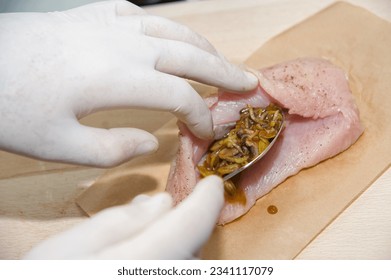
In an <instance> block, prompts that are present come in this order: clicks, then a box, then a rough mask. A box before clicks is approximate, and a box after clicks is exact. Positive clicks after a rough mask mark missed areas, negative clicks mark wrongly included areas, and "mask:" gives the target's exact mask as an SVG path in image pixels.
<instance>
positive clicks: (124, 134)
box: [52, 121, 158, 167]
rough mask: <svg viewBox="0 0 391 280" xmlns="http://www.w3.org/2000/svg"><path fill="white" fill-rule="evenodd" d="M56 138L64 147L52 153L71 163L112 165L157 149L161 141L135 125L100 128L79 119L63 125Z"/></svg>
mask: <svg viewBox="0 0 391 280" xmlns="http://www.w3.org/2000/svg"><path fill="white" fill-rule="evenodd" d="M59 129H61V132H59V133H58V135H59V136H58V137H57V139H56V141H57V143H58V147H60V149H61V150H59V151H56V150H53V151H52V156H53V157H56V156H58V159H56V158H53V159H52V160H62V161H64V162H68V163H76V164H82V165H88V166H96V167H112V166H116V165H119V164H121V163H123V162H125V161H127V160H129V159H130V158H133V157H136V156H139V155H143V154H150V153H153V152H155V151H156V150H157V148H158V141H157V139H156V137H155V136H153V135H152V134H150V133H148V132H146V131H144V130H140V129H136V128H112V129H101V128H93V127H88V126H83V125H80V124H79V123H77V122H76V121H75V122H74V123H72V125H69V126H68V127H62V128H59Z"/></svg>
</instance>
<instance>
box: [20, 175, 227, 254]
mask: <svg viewBox="0 0 391 280" xmlns="http://www.w3.org/2000/svg"><path fill="white" fill-rule="evenodd" d="M223 204H224V191H223V182H222V179H221V178H219V177H217V176H209V177H206V178H205V179H202V180H201V181H200V182H199V183H198V184H197V186H196V187H195V189H194V192H193V193H192V194H191V195H190V196H188V197H187V198H186V199H185V200H184V201H183V202H182V203H181V204H179V205H178V206H177V207H176V208H174V209H171V197H170V196H169V194H167V193H160V194H157V195H155V196H153V197H147V196H145V195H141V196H137V197H136V198H135V199H134V200H133V201H132V202H131V203H130V204H129V205H126V206H118V207H113V208H109V209H106V210H103V211H101V212H100V213H98V214H96V215H95V216H93V217H92V218H91V219H89V220H87V221H85V222H82V223H81V224H79V225H77V226H75V227H74V228H71V229H70V230H68V231H66V232H63V233H61V234H59V235H57V236H54V237H52V238H50V239H48V240H46V241H44V242H43V243H41V244H39V245H38V246H37V247H35V248H34V249H33V250H32V251H30V252H29V253H28V254H27V255H26V256H25V258H27V259H190V258H193V257H194V254H195V253H197V251H198V250H199V249H200V247H201V246H202V245H203V244H204V242H205V241H206V240H207V239H208V237H209V235H210V233H211V232H212V230H213V228H214V226H215V224H216V220H217V217H218V215H219V214H220V210H221V208H222V206H223Z"/></svg>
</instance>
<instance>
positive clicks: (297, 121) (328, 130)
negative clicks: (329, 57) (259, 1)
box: [166, 58, 363, 224]
mask: <svg viewBox="0 0 391 280" xmlns="http://www.w3.org/2000/svg"><path fill="white" fill-rule="evenodd" d="M259 81H260V86H259V87H258V89H257V90H255V91H253V92H251V93H248V94H244V95H243V94H232V93H226V92H221V93H219V94H218V95H217V96H212V97H209V98H208V99H207V100H206V101H207V103H208V104H209V105H210V109H211V111H212V116H213V121H214V124H215V128H216V131H218V127H219V125H221V124H224V123H228V122H232V121H234V120H236V119H238V117H239V110H240V109H241V108H243V107H245V106H246V104H250V105H252V106H254V107H266V106H267V105H268V104H269V103H270V102H273V103H275V104H277V105H279V106H281V107H283V108H284V110H285V111H286V127H285V129H284V131H283V132H282V134H281V135H280V138H279V139H278V141H277V142H276V144H275V145H274V146H273V147H272V149H271V150H270V151H269V153H268V154H267V155H266V156H265V157H264V158H263V159H262V160H260V161H259V162H257V163H256V164H255V165H253V166H252V167H251V168H249V169H248V170H246V171H244V172H243V173H242V174H241V175H240V176H237V177H236V178H235V184H236V186H237V187H238V188H239V191H238V193H237V194H236V195H235V196H234V197H229V196H228V195H226V203H225V206H224V208H223V210H222V212H221V216H220V219H219V224H225V223H228V222H231V221H233V220H235V219H236V218H238V217H240V216H242V215H243V214H245V213H246V212H247V211H249V210H250V208H251V207H252V206H253V205H254V204H255V201H256V200H257V199H258V198H260V197H262V196H263V195H265V194H267V193H268V192H270V191H271V190H272V189H273V188H274V187H276V186H278V185H279V184H280V183H281V182H283V181H284V180H285V179H286V178H287V177H289V176H292V175H294V174H296V173H298V172H299V171H300V170H301V169H303V168H308V167H310V166H313V165H316V164H317V163H319V162H321V161H323V160H325V159H327V158H330V157H333V156H335V155H336V154H338V153H340V152H342V151H344V150H346V149H347V148H349V147H350V146H351V145H352V144H353V143H354V142H355V141H356V140H357V139H358V138H359V136H360V135H361V134H362V132H363V127H362V125H361V123H360V118H359V112H358V109H357V107H356V105H355V102H354V98H353V96H352V94H351V92H350V89H349V86H348V81H347V78H346V76H345V73H344V72H343V71H342V70H341V69H339V68H338V67H336V66H335V65H333V64H331V63H330V62H328V61H326V60H323V59H318V58H300V59H297V60H293V61H288V62H285V63H281V64H278V65H275V66H273V67H270V68H265V69H261V70H260V71H259ZM179 129H180V134H179V141H180V145H179V150H178V154H177V156H176V159H175V161H174V163H173V164H172V166H171V170H170V174H169V178H168V182H167V188H166V189H167V191H168V192H169V193H171V194H172V196H173V197H174V201H175V203H179V202H180V201H182V200H183V199H184V198H185V197H186V196H187V195H189V193H191V191H192V190H193V188H194V186H195V184H196V182H197V181H198V180H199V174H198V171H197V170H196V165H197V163H198V162H199V160H200V158H201V156H202V155H203V154H204V153H205V152H206V150H207V148H208V146H209V145H210V143H209V142H207V141H203V140H200V139H198V138H196V137H194V136H193V135H192V134H191V133H190V131H189V130H188V129H187V128H186V126H185V125H183V124H179ZM217 134H218V133H217ZM221 136H222V135H218V136H217V137H221Z"/></svg>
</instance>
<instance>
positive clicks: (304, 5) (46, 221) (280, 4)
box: [0, 0, 391, 259]
mask: <svg viewBox="0 0 391 280" xmlns="http://www.w3.org/2000/svg"><path fill="white" fill-rule="evenodd" d="M333 2H334V1H331V0H324V1H312V0H294V1H290V0H245V1H234V0H203V1H202V0H201V1H183V2H177V3H170V4H163V5H156V6H150V7H148V8H146V10H147V11H148V12H149V13H151V14H155V15H160V16H164V17H168V18H171V19H173V20H176V21H179V22H183V23H184V24H187V25H189V26H190V27H191V28H193V29H194V30H196V31H197V32H199V33H201V34H202V35H203V36H205V37H206V38H207V39H209V40H210V41H211V42H212V44H213V45H214V46H215V47H216V48H217V49H218V50H219V51H220V52H222V53H223V54H224V55H225V56H226V57H227V58H229V59H230V60H231V61H233V62H236V63H241V62H243V61H244V60H246V58H248V57H249V56H250V55H251V54H252V53H253V52H254V51H255V50H257V49H258V48H259V47H260V46H261V45H262V44H263V43H264V42H266V41H267V40H268V39H270V38H272V37H273V36H275V35H277V34H279V33H280V32H282V31H284V30H286V29H287V28H289V27H291V26H292V25H294V24H295V23H298V22H300V21H302V20H304V19H305V18H307V17H308V16H310V15H312V14H314V13H316V12H317V11H319V10H321V9H322V8H324V7H326V6H328V5H329V4H331V3H333ZM347 2H349V3H352V4H354V5H357V6H361V7H364V8H366V9H367V10H369V11H371V12H373V13H374V14H376V15H378V16H379V17H381V18H384V19H387V20H388V21H391V1H389V0H350V1H347ZM253 6H257V7H259V6H262V8H263V10H264V13H263V14H261V15H260V16H259V18H257V19H252V22H250V26H249V25H248V23H249V22H248V19H247V20H246V24H247V25H246V26H241V24H242V22H243V20H242V19H240V18H238V19H237V22H224V17H222V18H213V19H211V20H210V21H209V20H208V21H203V22H200V21H197V20H196V18H197V17H196V15H199V14H207V13H216V12H221V14H223V13H224V12H225V11H236V10H240V9H245V8H251V7H253ZM251 26H256V28H251ZM390 47H391V46H390ZM170 119H172V116H171V115H169V114H168V113H161V112H145V111H140V110H137V111H132V110H118V111H111V112H100V113H95V114H93V115H91V116H88V117H86V118H85V119H83V120H82V122H83V123H85V124H88V125H94V126H99V127H118V126H133V127H138V128H144V129H147V130H148V131H150V132H154V131H156V130H157V129H158V128H160V127H161V126H162V125H163V124H164V123H166V122H167V121H169V120H170ZM390 158H391V155H390ZM103 172H105V170H102V169H96V168H86V167H79V166H71V165H64V164H56V163H47V162H41V161H36V160H32V159H27V158H23V157H20V156H16V155H12V154H8V153H5V152H0V229H1V230H0V258H1V259H17V258H20V257H21V256H22V255H23V254H24V253H25V252H27V251H28V250H29V249H30V248H31V247H32V246H34V245H35V244H36V243H38V242H39V241H41V240H43V239H45V238H47V237H48V236H50V235H52V234H55V233H57V232H61V231H63V230H64V229H66V228H69V227H70V226H72V225H74V224H76V223H79V222H80V221H83V220H84V219H87V218H86V216H85V215H84V213H83V212H82V211H81V210H80V209H79V208H78V207H77V206H76V204H75V199H76V197H78V196H79V195H80V194H81V193H82V192H83V191H84V190H85V189H86V188H87V187H88V186H89V184H90V182H91V181H93V180H94V179H95V178H97V177H98V176H99V175H100V174H102V173H103ZM390 217H391V170H390V169H388V170H386V171H385V172H384V173H383V175H382V176H381V177H380V178H378V179H377V180H376V181H375V182H374V183H373V184H372V185H371V186H370V187H369V188H368V189H367V190H366V191H365V192H364V193H363V194H362V195H361V196H360V197H359V198H358V199H357V200H356V201H355V202H354V203H353V204H351V205H350V206H349V207H347V208H346V210H345V211H344V212H343V213H342V214H341V215H340V216H339V217H337V218H336V219H335V220H334V221H333V222H332V223H331V224H330V225H329V226H328V227H327V228H326V229H325V230H324V231H323V232H321V233H320V234H319V235H318V236H317V237H316V238H315V239H314V240H313V241H312V242H311V243H310V244H309V246H307V247H306V248H305V249H304V250H303V251H302V252H301V253H300V254H299V255H298V256H297V259H390V258H391V219H390Z"/></svg>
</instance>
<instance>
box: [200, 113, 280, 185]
mask: <svg viewBox="0 0 391 280" xmlns="http://www.w3.org/2000/svg"><path fill="white" fill-rule="evenodd" d="M282 117H283V118H282V122H281V126H280V129H279V130H278V132H277V134H276V136H275V137H274V138H273V140H272V141H271V142H270V143H269V145H268V146H267V148H266V149H265V150H263V151H262V153H260V154H259V155H257V156H256V157H255V158H254V159H252V160H251V161H250V162H249V163H247V164H246V165H244V166H242V167H240V168H238V169H236V170H235V171H233V172H231V173H229V174H227V175H225V176H224V177H223V180H224V181H227V180H229V179H231V178H232V177H234V176H236V175H237V174H239V173H240V172H242V171H244V170H245V169H247V168H249V167H250V166H252V165H253V164H254V163H256V162H257V161H259V160H260V159H261V158H263V157H264V156H265V155H266V154H267V152H268V151H269V150H270V149H271V147H272V146H273V145H274V144H275V143H276V141H277V139H278V137H279V136H280V134H281V131H282V130H283V128H284V124H285V118H284V114H282ZM235 124H236V123H235V122H233V123H227V124H223V125H221V126H220V127H219V133H220V134H221V131H227V129H228V128H230V127H231V128H232V127H233V126H235ZM206 155H207V153H206V154H205V155H204V156H203V157H202V158H201V160H200V162H199V163H198V164H202V163H203V162H204V161H205V158H206Z"/></svg>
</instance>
